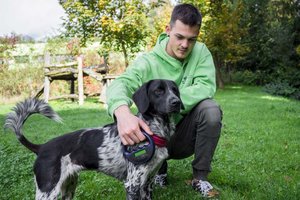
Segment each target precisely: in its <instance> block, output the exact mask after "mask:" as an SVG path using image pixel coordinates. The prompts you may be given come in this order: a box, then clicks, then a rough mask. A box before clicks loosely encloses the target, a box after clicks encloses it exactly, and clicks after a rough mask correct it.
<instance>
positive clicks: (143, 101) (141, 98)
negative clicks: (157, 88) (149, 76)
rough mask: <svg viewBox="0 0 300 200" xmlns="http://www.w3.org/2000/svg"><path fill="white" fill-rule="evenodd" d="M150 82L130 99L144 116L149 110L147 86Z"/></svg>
mask: <svg viewBox="0 0 300 200" xmlns="http://www.w3.org/2000/svg"><path fill="white" fill-rule="evenodd" d="M149 84H150V82H147V83H145V84H143V85H142V86H141V87H140V88H139V89H138V90H137V91H136V92H135V93H134V94H133V96H132V99H133V101H134V103H135V105H136V106H137V108H138V110H139V112H140V113H142V114H144V113H145V112H146V111H147V110H148V108H149V104H150V102H149V97H148V86H149Z"/></svg>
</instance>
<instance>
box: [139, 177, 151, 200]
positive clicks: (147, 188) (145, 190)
mask: <svg viewBox="0 0 300 200" xmlns="http://www.w3.org/2000/svg"><path fill="white" fill-rule="evenodd" d="M152 191H153V179H152V178H149V177H148V179H147V181H146V184H145V185H143V186H142V189H141V199H143V200H144V199H145V200H151V199H152Z"/></svg>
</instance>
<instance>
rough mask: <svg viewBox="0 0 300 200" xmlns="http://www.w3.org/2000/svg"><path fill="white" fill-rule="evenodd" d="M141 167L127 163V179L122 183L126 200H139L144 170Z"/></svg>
mask: <svg viewBox="0 0 300 200" xmlns="http://www.w3.org/2000/svg"><path fill="white" fill-rule="evenodd" d="M142 168H143V167H141V166H137V165H134V164H132V163H128V167H127V177H126V180H125V181H124V185H125V189H126V199H127V200H140V199H142V197H141V189H142V188H143V187H142V185H144V183H145V180H144V179H145V170H144V169H142Z"/></svg>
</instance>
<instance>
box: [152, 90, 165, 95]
mask: <svg viewBox="0 0 300 200" xmlns="http://www.w3.org/2000/svg"><path fill="white" fill-rule="evenodd" d="M154 93H155V94H156V95H162V94H163V93H164V91H163V90H162V89H156V90H154Z"/></svg>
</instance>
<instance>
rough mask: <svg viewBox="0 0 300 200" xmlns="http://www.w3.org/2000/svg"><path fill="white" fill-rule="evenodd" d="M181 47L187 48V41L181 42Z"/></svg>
mask: <svg viewBox="0 0 300 200" xmlns="http://www.w3.org/2000/svg"><path fill="white" fill-rule="evenodd" d="M181 46H182V47H183V48H185V49H186V48H188V47H189V41H188V40H183V41H182V43H181Z"/></svg>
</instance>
